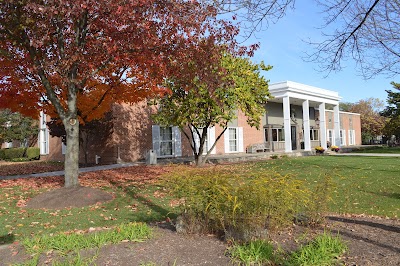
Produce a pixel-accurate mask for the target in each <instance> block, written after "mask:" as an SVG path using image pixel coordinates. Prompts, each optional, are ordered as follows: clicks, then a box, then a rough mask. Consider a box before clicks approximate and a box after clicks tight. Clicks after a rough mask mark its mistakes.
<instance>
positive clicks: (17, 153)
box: [0, 147, 40, 161]
mask: <svg viewBox="0 0 400 266" xmlns="http://www.w3.org/2000/svg"><path fill="white" fill-rule="evenodd" d="M24 151H25V148H9V149H1V150H0V159H3V160H11V161H16V160H18V159H19V158H26V159H28V160H39V159H40V149H39V148H37V147H29V148H27V150H26V154H25V156H24Z"/></svg>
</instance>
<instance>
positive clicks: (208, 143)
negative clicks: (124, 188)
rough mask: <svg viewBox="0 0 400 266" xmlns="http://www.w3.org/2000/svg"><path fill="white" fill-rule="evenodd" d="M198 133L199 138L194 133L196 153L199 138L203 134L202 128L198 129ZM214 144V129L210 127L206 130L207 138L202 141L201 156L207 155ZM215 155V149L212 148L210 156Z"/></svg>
mask: <svg viewBox="0 0 400 266" xmlns="http://www.w3.org/2000/svg"><path fill="white" fill-rule="evenodd" d="M198 130H199V133H200V136H199V135H198V134H197V133H196V132H194V135H193V137H194V141H195V143H196V150H197V151H198V149H199V147H200V138H201V135H202V134H203V128H199V129H198ZM214 143H215V127H210V128H208V129H207V137H206V139H205V140H204V146H203V154H207V152H208V151H209V150H210V149H211V147H212V146H213V145H214ZM215 153H216V149H215V147H214V149H213V150H212V151H211V154H215Z"/></svg>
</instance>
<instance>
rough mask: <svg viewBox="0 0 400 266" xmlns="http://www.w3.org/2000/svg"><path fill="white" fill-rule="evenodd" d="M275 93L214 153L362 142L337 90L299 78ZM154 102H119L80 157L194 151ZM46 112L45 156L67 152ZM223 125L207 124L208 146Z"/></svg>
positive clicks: (111, 158) (355, 117)
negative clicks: (164, 122)
mask: <svg viewBox="0 0 400 266" xmlns="http://www.w3.org/2000/svg"><path fill="white" fill-rule="evenodd" d="M269 88H270V92H271V95H272V96H274V98H273V99H271V100H269V101H268V103H267V104H266V105H265V114H264V115H263V116H262V117H260V120H261V125H260V129H258V130H257V129H256V128H252V127H250V126H249V125H248V124H247V122H246V117H245V116H244V115H243V114H242V113H241V112H239V113H238V118H237V119H235V120H234V121H231V122H230V123H229V125H228V128H227V130H226V131H225V133H224V134H223V136H222V137H221V139H220V140H219V141H218V143H217V145H216V146H215V148H214V150H213V151H212V154H231V153H244V152H246V151H247V152H252V150H251V149H249V148H250V147H252V146H257V147H265V148H266V149H267V150H274V151H279V150H281V151H285V152H288V153H290V152H292V151H294V150H304V151H311V150H313V149H314V147H316V146H322V147H324V148H327V147H328V146H330V145H336V146H351V145H360V144H361V121H360V115H359V114H355V113H348V112H341V111H339V101H340V99H341V98H340V97H339V95H338V93H337V92H334V91H329V90H324V89H321V88H316V87H312V86H308V85H304V84H299V83H295V82H290V81H287V82H281V83H275V84H271V85H270V86H269ZM152 112H154V109H153V108H152V107H149V106H147V104H146V103H145V102H141V103H138V104H134V105H128V104H115V105H114V106H113V108H112V116H111V121H109V123H110V125H111V126H110V128H108V129H107V130H98V131H97V132H95V134H92V135H91V136H88V137H87V142H86V143H85V147H81V154H80V160H81V161H82V162H84V161H85V157H86V160H87V162H89V163H95V162H100V161H101V163H116V162H119V161H124V162H131V161H137V160H140V159H143V158H145V156H146V154H147V152H148V151H149V150H154V151H155V152H156V154H157V157H159V158H168V157H181V156H192V155H193V153H192V150H191V148H190V144H189V142H188V140H187V139H186V137H185V136H184V134H182V133H181V132H180V130H179V128H177V127H173V126H172V127H160V126H158V125H155V124H153V122H152V121H151V114H152ZM48 119H49V118H47V117H46V116H45V115H42V116H41V128H40V134H39V141H38V145H39V147H40V149H41V154H42V155H41V157H42V158H43V159H47V160H60V161H62V160H63V158H64V155H63V153H64V151H65V147H64V145H63V144H62V142H61V140H60V139H59V138H56V137H51V136H49V132H48V129H47V128H46V126H45V123H44V121H47V120H48ZM222 131H223V129H222V128H220V127H219V126H216V127H213V128H209V129H208V138H207V141H206V145H207V147H211V146H212V144H213V142H214V141H215V139H216V137H217V136H218V135H219V134H220V133H221V132H222Z"/></svg>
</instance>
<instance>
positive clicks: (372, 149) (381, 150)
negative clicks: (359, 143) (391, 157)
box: [353, 146, 400, 155]
mask: <svg viewBox="0 0 400 266" xmlns="http://www.w3.org/2000/svg"><path fill="white" fill-rule="evenodd" d="M353 152H355V153H390V154H399V155H400V147H387V146H381V147H377V146H374V147H365V148H360V149H358V150H354V151H353Z"/></svg>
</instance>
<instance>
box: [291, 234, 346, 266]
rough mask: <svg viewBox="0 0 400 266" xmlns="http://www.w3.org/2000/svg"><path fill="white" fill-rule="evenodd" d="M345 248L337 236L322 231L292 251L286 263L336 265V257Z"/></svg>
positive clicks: (344, 250) (343, 251)
mask: <svg viewBox="0 0 400 266" xmlns="http://www.w3.org/2000/svg"><path fill="white" fill-rule="evenodd" d="M347 249H348V248H347V246H346V244H345V243H344V242H343V241H342V239H341V238H340V237H339V236H336V237H334V236H332V235H330V234H329V233H326V232H324V234H322V235H319V236H317V237H316V238H315V239H314V240H313V241H312V242H311V243H309V244H307V245H306V246H303V247H301V248H300V250H298V251H296V252H294V253H292V255H291V256H290V258H289V260H288V262H287V263H286V265H336V263H337V260H338V258H339V257H340V256H341V255H343V254H344V253H345V252H346V250H347Z"/></svg>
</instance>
